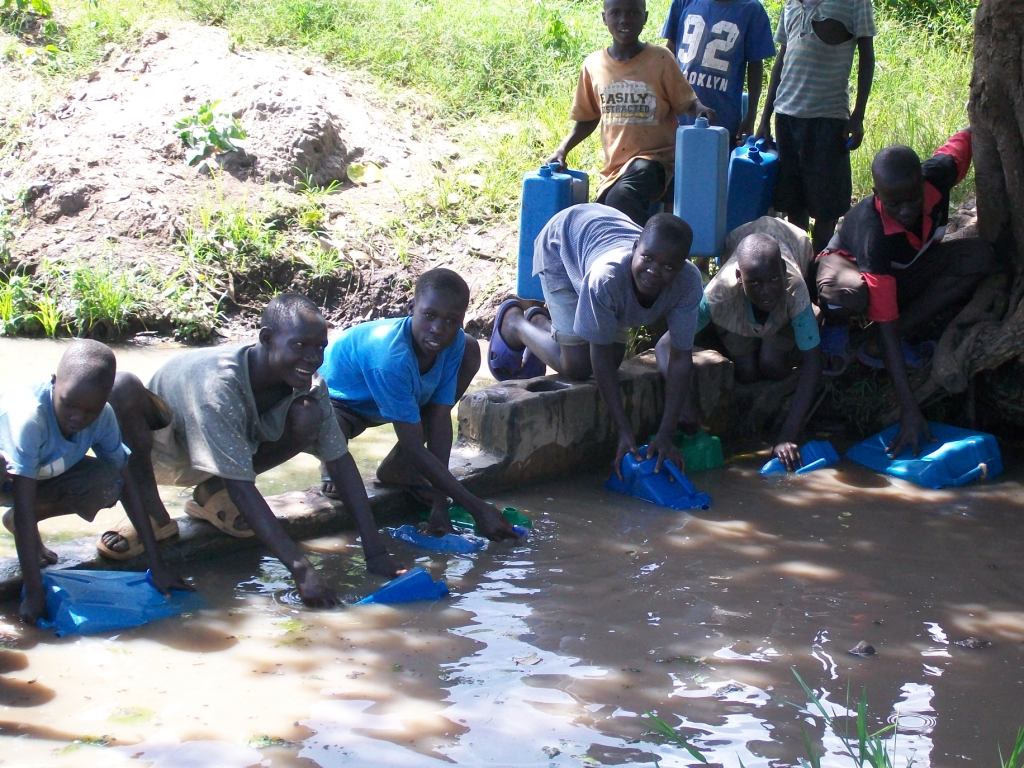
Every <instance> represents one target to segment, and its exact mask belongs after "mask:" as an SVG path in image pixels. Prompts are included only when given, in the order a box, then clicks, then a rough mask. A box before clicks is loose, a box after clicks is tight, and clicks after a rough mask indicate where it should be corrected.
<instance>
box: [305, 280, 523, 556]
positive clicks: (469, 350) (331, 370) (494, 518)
mask: <svg viewBox="0 0 1024 768" xmlns="http://www.w3.org/2000/svg"><path fill="white" fill-rule="evenodd" d="M468 306H469V286H467V285H466V281H465V280H463V279H462V278H461V277H459V276H458V275H457V274H456V273H455V272H453V271H451V270H450V269H432V270H430V271H429V272H425V273H423V274H422V275H420V277H419V279H418V280H417V281H416V288H415V293H414V298H413V306H412V314H411V315H410V316H409V317H396V318H391V319H386V320H373V321H371V322H368V323H362V324H361V325H357V326H355V327H353V328H349V329H348V330H347V331H345V332H344V333H342V334H341V335H340V336H339V337H338V338H336V339H335V340H334V341H332V342H331V343H330V344H329V345H328V347H327V353H326V354H325V356H324V364H323V367H322V368H321V369H320V374H321V375H322V376H323V377H324V380H325V381H326V382H327V387H328V389H329V390H330V394H331V403H332V404H333V406H334V415H335V417H336V418H337V420H338V426H339V427H341V431H342V432H343V433H344V434H345V437H346V438H353V437H355V436H356V435H358V434H360V433H361V432H362V431H363V430H365V429H366V428H367V427H373V426H378V425H381V424H387V423H389V422H390V423H391V424H393V425H394V428H395V434H396V435H397V436H398V445H396V446H395V449H394V450H392V451H391V453H390V454H389V455H388V456H387V457H386V458H385V459H384V461H383V462H381V465H380V467H379V468H378V469H377V478H378V479H379V480H380V481H381V482H382V483H384V484H391V485H402V486H406V487H408V488H409V489H410V490H412V491H413V492H414V493H415V494H416V495H418V496H419V497H420V498H421V499H422V500H424V501H425V502H426V503H428V504H429V505H430V528H431V530H432V531H433V532H434V533H438V534H441V533H445V532H447V531H450V530H452V525H451V520H450V519H449V517H448V497H449V496H451V497H452V498H453V499H454V500H455V501H456V502H457V503H458V504H461V505H462V506H463V507H465V508H466V509H467V510H468V511H469V513H470V514H471V515H473V518H474V519H475V520H476V523H477V527H478V529H479V530H480V531H481V533H483V534H484V535H486V536H487V537H488V538H490V539H494V540H499V539H505V538H514V537H515V533H514V532H513V531H512V528H511V526H510V525H509V524H508V523H507V522H506V521H505V520H504V519H503V518H502V517H501V515H500V514H499V513H498V510H497V509H495V508H494V506H492V505H491V504H488V503H486V502H484V501H482V500H480V499H479V498H477V497H476V496H474V495H473V494H472V493H470V492H469V491H467V490H466V489H465V488H464V487H463V486H462V484H461V483H460V482H459V481H458V480H456V479H455V477H454V476H453V475H452V473H451V472H450V471H449V469H448V460H449V458H450V456H451V450H452V421H451V419H452V407H453V406H454V405H455V403H457V402H458V401H459V400H460V399H461V398H462V395H463V394H465V392H466V388H467V387H468V386H469V383H470V381H472V379H473V376H475V375H476V372H477V371H478V370H479V368H480V345H479V344H477V341H476V339H474V338H473V337H472V336H467V335H466V333H465V332H464V331H463V330H462V322H463V319H464V318H465V315H466V309H467V308H468ZM323 490H324V492H325V493H326V494H328V495H331V494H332V493H333V492H334V483H333V482H331V481H330V480H326V481H325V483H324V489H323Z"/></svg>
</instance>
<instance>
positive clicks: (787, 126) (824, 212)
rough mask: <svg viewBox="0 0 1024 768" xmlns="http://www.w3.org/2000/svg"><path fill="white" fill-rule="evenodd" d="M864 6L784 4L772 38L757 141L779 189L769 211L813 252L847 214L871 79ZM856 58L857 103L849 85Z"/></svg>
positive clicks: (833, 0)
mask: <svg viewBox="0 0 1024 768" xmlns="http://www.w3.org/2000/svg"><path fill="white" fill-rule="evenodd" d="M874 34H875V23H874V17H873V15H872V11H871V2H870V0H786V4H785V5H784V6H783V8H782V14H781V16H780V17H779V26H778V29H777V30H776V31H775V42H777V43H778V44H779V54H778V56H776V58H775V64H774V66H773V67H772V75H771V80H770V82H769V84H768V96H767V99H766V101H765V107H764V113H763V114H762V116H761V124H760V125H759V126H758V129H757V134H758V135H759V136H764V137H767V138H771V116H772V112H773V111H774V112H775V137H776V143H777V145H778V150H779V181H778V185H777V187H776V190H775V208H776V209H777V210H780V211H783V212H785V213H786V215H787V218H788V219H789V221H790V222H791V223H793V224H795V225H797V226H798V227H801V228H802V229H805V230H806V229H808V228H809V224H810V219H812V218H813V219H814V232H813V236H812V243H813V246H814V251H815V252H816V253H817V252H819V251H821V250H822V249H823V248H824V247H825V246H826V245H827V244H828V242H829V240H830V239H831V237H832V234H833V233H834V232H835V227H836V222H837V221H838V220H839V217H840V216H842V215H843V214H844V213H846V211H847V210H849V208H850V197H851V195H852V193H853V192H852V183H851V177H850V151H851V150H854V149H857V147H859V146H860V144H861V142H862V141H863V139H864V110H865V108H866V107H867V102H868V94H869V93H870V92H871V82H872V79H873V77H874V69H875V52H874V43H873V39H872V38H873V37H874ZM854 50H856V51H857V57H858V61H857V96H856V100H855V103H854V107H853V111H852V112H851V111H850V99H849V81H850V72H851V70H852V68H853V54H854Z"/></svg>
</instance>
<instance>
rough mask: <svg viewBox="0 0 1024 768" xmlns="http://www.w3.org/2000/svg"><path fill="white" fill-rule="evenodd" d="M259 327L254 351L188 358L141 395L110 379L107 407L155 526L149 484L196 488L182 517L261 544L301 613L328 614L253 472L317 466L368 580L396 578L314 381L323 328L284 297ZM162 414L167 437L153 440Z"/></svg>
mask: <svg viewBox="0 0 1024 768" xmlns="http://www.w3.org/2000/svg"><path fill="white" fill-rule="evenodd" d="M261 322H262V327H261V328H260V332H259V339H258V341H257V343H256V344H245V345H239V346H227V347H217V348H213V349H200V350H195V351H192V352H186V353H184V354H182V355H179V356H177V357H175V358H173V359H172V360H170V361H168V362H167V363H166V364H165V365H164V366H163V367H161V368H160V369H159V370H158V371H157V372H156V373H155V374H153V378H152V380H151V381H150V383H149V389H148V390H147V389H146V387H145V386H143V384H142V382H141V381H139V379H138V378H136V377H135V376H131V375H121V376H118V378H117V382H116V384H115V386H114V394H113V396H112V398H111V401H112V403H113V405H114V408H115V410H116V412H117V415H118V418H119V419H120V420H121V425H122V427H123V429H124V434H125V440H126V442H127V443H128V447H129V448H131V450H132V457H131V460H130V461H129V463H128V470H129V473H130V474H131V475H132V476H133V477H134V478H135V479H136V481H137V482H138V483H139V488H140V490H141V491H142V493H143V496H144V500H145V502H146V504H147V508H148V509H152V510H154V518H155V519H156V523H157V524H158V525H163V524H165V523H166V522H167V520H168V519H169V516H168V514H167V510H166V509H165V508H164V505H163V503H162V502H161V501H160V497H159V496H158V495H157V488H156V486H157V483H158V482H160V483H162V484H166V485H178V486H190V485H195V486H196V487H195V490H194V491H193V493H192V500H190V501H189V502H187V503H186V504H185V512H186V513H187V514H189V515H190V516H192V517H195V518H198V519H201V520H206V521H207V522H209V523H211V524H212V525H214V526H216V527H217V528H218V529H220V530H221V531H223V532H224V533H227V534H228V535H231V536H236V537H240V538H244V537H250V536H253V535H256V536H259V538H260V540H261V541H262V542H263V543H264V544H265V545H266V546H267V548H268V549H270V551H271V552H272V553H273V554H274V555H275V556H276V557H278V558H279V559H280V560H281V562H282V563H284V564H285V566H286V567H287V568H288V570H289V571H290V572H291V574H292V577H293V578H294V579H295V585H296V587H297V588H298V591H299V595H300V596H301V597H302V600H303V602H305V603H307V604H308V605H314V606H330V605H336V604H337V602H338V598H337V596H336V595H335V593H334V592H333V591H332V590H331V589H329V588H327V587H326V586H324V585H323V584H321V582H320V580H319V578H318V577H317V575H316V572H315V571H314V570H313V567H312V565H311V564H310V563H309V561H308V560H307V559H306V558H305V557H304V556H303V555H302V551H301V550H300V548H299V547H298V545H297V544H296V543H295V542H294V541H292V540H291V539H290V538H289V537H288V534H287V533H286V532H285V530H284V528H283V527H282V525H281V523H280V522H279V521H278V520H277V518H276V517H274V513H273V512H272V511H271V509H270V506H269V505H268V504H267V502H266V499H264V498H263V496H262V494H260V492H259V491H258V490H257V489H256V482H255V481H256V476H257V475H258V474H260V473H261V472H265V471H267V470H268V469H272V468H273V467H276V466H278V465H280V464H282V463H284V462H285V461H287V460H288V459H290V458H292V457H293V456H295V455H296V454H298V453H300V452H308V453H312V454H314V455H315V456H317V457H318V458H319V459H320V460H321V461H323V462H324V464H325V465H326V467H327V472H328V473H329V475H330V477H331V479H332V481H333V482H334V484H335V486H336V487H337V488H338V489H339V496H340V497H341V499H342V500H343V501H344V503H345V508H346V509H347V510H348V511H349V513H350V514H351V515H352V516H353V517H354V518H355V521H356V525H357V527H358V529H359V534H360V536H361V537H362V542H363V551H364V552H365V554H366V566H367V570H369V571H370V572H371V573H376V574H380V575H382V576H388V577H392V576H395V575H396V574H397V573H398V572H399V567H398V566H397V564H396V563H395V561H394V560H393V559H392V558H391V556H390V555H389V554H388V552H387V549H386V548H385V546H384V540H383V537H382V536H381V535H380V533H379V532H378V531H377V527H376V524H375V523H374V521H373V515H372V513H371V511H370V505H369V501H368V500H367V498H366V489H365V488H364V487H363V482H362V479H361V478H360V477H359V473H358V471H357V470H356V465H355V462H354V461H353V460H352V457H351V456H350V455H349V453H348V447H347V445H346V442H345V437H344V436H343V435H342V434H341V431H340V430H339V429H338V425H337V422H336V421H335V420H334V417H333V415H332V413H331V406H330V401H329V400H328V397H327V387H326V386H324V383H323V381H322V380H321V379H320V378H319V377H318V376H317V375H316V370H317V368H319V367H320V364H321V363H322V362H323V358H324V348H325V347H326V346H327V323H326V321H325V320H324V319H323V317H322V316H321V315H320V312H319V311H318V310H317V308H316V305H315V304H313V302H311V301H310V300H309V299H307V298H306V297H304V296H301V295H299V294H296V293H285V294H281V295H279V296H276V297H275V298H274V299H272V300H271V301H270V303H269V304H268V305H267V308H266V309H265V310H264V312H263V317H262V321H261ZM153 395H156V397H155V398H154V397H153ZM160 410H165V411H166V418H165V419H164V422H165V423H167V424H168V426H165V427H163V428H162V429H158V430H156V431H155V432H154V431H153V425H154V424H159V423H160V421H161V418H160V414H159V411H160ZM104 544H105V545H106V546H107V547H109V548H110V549H112V550H114V551H117V550H118V549H120V548H123V547H125V546H127V545H128V542H126V541H125V540H123V539H122V538H121V537H120V536H119V535H118V534H117V533H113V532H109V533H108V534H104Z"/></svg>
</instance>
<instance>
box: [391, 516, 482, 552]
mask: <svg viewBox="0 0 1024 768" xmlns="http://www.w3.org/2000/svg"><path fill="white" fill-rule="evenodd" d="M384 531H385V532H386V533H387V534H388V536H390V537H391V538H393V539H398V540H399V541H404V542H406V543H407V544H412V545H413V546H417V547H421V548H423V549H429V550H431V551H432V552H448V553H451V554H456V555H466V554H469V553H470V552H477V551H479V550H481V549H483V548H484V547H486V546H487V539H484V538H481V537H480V536H474V535H473V534H471V533H466V534H462V535H459V534H457V533H446V534H445V535H444V536H431V535H430V534H429V533H423V532H422V531H420V530H419V529H418V528H417V527H416V526H415V525H411V524H409V523H406V524H405V525H400V526H399V527H397V528H385V529H384Z"/></svg>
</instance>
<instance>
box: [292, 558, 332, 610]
mask: <svg viewBox="0 0 1024 768" xmlns="http://www.w3.org/2000/svg"><path fill="white" fill-rule="evenodd" d="M294 578H295V586H296V588H297V589H298V590H299V597H301V598H302V602H303V603H305V604H306V605H308V606H309V607H310V608H333V607H335V606H336V605H338V604H340V603H341V600H340V598H339V597H338V595H337V594H336V593H335V592H334V590H333V589H330V588H329V587H325V586H324V585H323V584H322V583H321V582H320V577H319V576H317V575H316V571H314V570H313V568H312V567H311V566H309V567H306V568H303V569H301V570H298V569H297V570H296V572H295V574H294Z"/></svg>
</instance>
